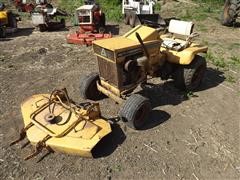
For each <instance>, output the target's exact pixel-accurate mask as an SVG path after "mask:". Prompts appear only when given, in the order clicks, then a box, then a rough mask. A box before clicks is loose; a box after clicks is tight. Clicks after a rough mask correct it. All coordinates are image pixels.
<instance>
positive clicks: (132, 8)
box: [122, 0, 162, 27]
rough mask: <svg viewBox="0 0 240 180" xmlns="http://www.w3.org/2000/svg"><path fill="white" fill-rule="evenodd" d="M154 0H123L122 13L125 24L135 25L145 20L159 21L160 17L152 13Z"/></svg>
mask: <svg viewBox="0 0 240 180" xmlns="http://www.w3.org/2000/svg"><path fill="white" fill-rule="evenodd" d="M155 4H156V1H155V0H123V1H122V14H123V16H124V22H125V24H130V26H131V27H135V25H137V24H143V23H144V21H145V20H147V21H153V22H160V21H161V20H162V18H161V17H160V16H159V15H158V14H155V13H154V6H155Z"/></svg>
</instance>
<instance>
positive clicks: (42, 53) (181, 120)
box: [0, 20, 240, 180]
mask: <svg viewBox="0 0 240 180" xmlns="http://www.w3.org/2000/svg"><path fill="white" fill-rule="evenodd" d="M206 23H207V24H206V28H207V31H206V32H201V38H200V39H199V41H201V42H203V41H204V42H208V45H209V47H210V51H211V52H212V53H213V54H215V55H219V56H224V57H226V58H227V57H229V56H230V55H231V54H234V55H235V56H237V57H240V51H239V48H240V47H239V46H236V47H235V46H232V44H237V43H239V42H240V29H239V28H236V29H233V28H227V27H223V26H220V25H219V23H218V22H217V21H213V22H212V21H208V20H206ZM19 25H20V27H21V28H20V31H19V32H18V33H16V34H14V35H12V36H10V37H9V38H7V39H6V40H4V41H0V82H1V86H0V93H1V98H0V143H1V147H0V148H1V150H0V153H1V154H0V167H1V168H0V177H1V179H67V178H68V179H195V180H200V179H239V178H240V153H239V152H240V149H239V147H240V144H239V143H240V137H239V132H240V131H239V130H240V125H239V120H240V80H239V79H240V78H239V77H240V73H239V71H235V70H234V71H231V70H230V71H228V72H223V71H221V70H219V69H218V68H217V67H215V66H213V65H212V64H210V63H209V64H208V69H207V73H206V75H205V78H204V81H203V84H202V85H201V88H200V89H199V90H198V91H197V92H195V93H194V96H191V97H190V98H187V96H186V94H185V93H184V92H181V91H178V90H177V89H176V88H175V87H174V86H173V85H172V83H171V82H169V81H166V82H161V81H160V80H159V79H154V80H151V82H153V83H154V84H155V85H154V86H152V87H148V88H147V89H146V90H145V94H146V96H148V97H149V98H150V100H151V102H152V106H153V111H152V113H151V115H150V118H149V121H150V122H149V124H148V125H146V127H145V128H144V130H142V131H134V130H131V129H129V128H127V127H126V126H125V125H124V124H123V123H122V122H119V123H118V124H119V125H114V126H113V133H112V134H111V135H109V136H108V137H107V138H106V139H105V140H104V141H103V142H102V143H101V144H100V145H99V149H100V151H99V152H98V157H97V158H95V159H86V158H81V157H78V156H70V155H66V154H60V153H53V154H51V155H49V156H47V157H45V158H44V159H43V160H42V161H40V162H38V160H39V159H40V158H41V157H42V156H44V154H45V153H46V152H44V153H42V154H41V155H40V156H38V157H37V158H34V159H32V160H29V161H24V160H23V158H24V157H25V156H26V155H27V154H29V153H30V152H31V151H32V149H33V148H32V147H31V146H27V147H26V148H25V149H23V150H21V149H20V147H21V144H19V145H16V146H12V147H9V143H10V142H11V141H12V140H14V139H15V138H16V137H17V136H18V131H19V130H20V128H21V127H22V126H23V122H22V117H21V112H20V103H21V102H22V101H23V100H24V99H26V98H27V97H29V96H31V95H33V94H38V93H48V92H51V91H52V90H53V89H54V88H56V87H66V88H67V90H68V92H69V94H70V97H72V99H73V100H75V101H77V102H81V101H82V100H81V99H80V97H79V92H78V89H79V86H80V84H79V79H80V77H81V76H82V75H83V74H87V73H89V72H92V71H97V63H96V60H95V57H94V56H93V53H92V49H91V48H90V47H85V46H74V45H69V44H66V41H65V36H66V35H67V34H68V31H59V32H44V33H40V32H38V31H35V30H34V29H33V28H32V26H31V24H30V22H29V21H24V22H21V23H20V24H19ZM196 26H197V25H196ZM111 28H114V32H115V34H118V30H119V33H120V34H122V33H124V32H126V31H127V30H129V29H130V28H129V27H127V26H125V25H122V24H120V25H119V26H118V25H115V26H114V24H113V25H112V26H111ZM229 73H231V76H234V78H235V79H236V82H234V83H231V82H228V81H227V80H226V77H227V75H228V74H229ZM99 102H100V105H101V108H102V111H103V115H104V117H106V118H113V117H115V116H116V114H117V112H118V110H119V106H118V105H116V104H115V103H114V102H113V101H112V100H110V99H104V100H102V101H99Z"/></svg>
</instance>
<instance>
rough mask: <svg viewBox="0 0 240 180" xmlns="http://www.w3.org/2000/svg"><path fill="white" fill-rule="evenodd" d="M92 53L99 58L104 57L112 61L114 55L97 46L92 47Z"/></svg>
mask: <svg viewBox="0 0 240 180" xmlns="http://www.w3.org/2000/svg"><path fill="white" fill-rule="evenodd" d="M93 51H94V52H95V53H96V54H99V55H100V56H103V57H106V58H108V59H110V60H114V53H113V52H112V51H110V50H108V49H105V48H102V47H100V46H97V45H95V44H94V45H93Z"/></svg>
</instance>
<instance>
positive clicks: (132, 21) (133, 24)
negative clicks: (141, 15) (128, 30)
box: [129, 13, 136, 28]
mask: <svg viewBox="0 0 240 180" xmlns="http://www.w3.org/2000/svg"><path fill="white" fill-rule="evenodd" d="M135 21H136V14H134V13H131V14H130V17H129V25H130V26H131V27H132V28H134V27H135Z"/></svg>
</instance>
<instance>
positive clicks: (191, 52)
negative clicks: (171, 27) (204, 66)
mask: <svg viewBox="0 0 240 180" xmlns="http://www.w3.org/2000/svg"><path fill="white" fill-rule="evenodd" d="M175 40H176V39H175ZM178 41H179V42H180V41H181V40H178ZM160 51H161V52H162V53H164V54H165V55H166V60H167V61H169V62H171V63H174V64H182V65H188V64H190V63H191V62H192V60H193V59H194V57H195V56H196V55H197V54H198V53H206V52H207V51H208V47H207V46H202V45H199V44H195V43H192V44H191V45H190V46H189V47H188V48H186V49H184V50H182V51H174V50H169V49H166V48H164V47H161V48H160Z"/></svg>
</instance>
